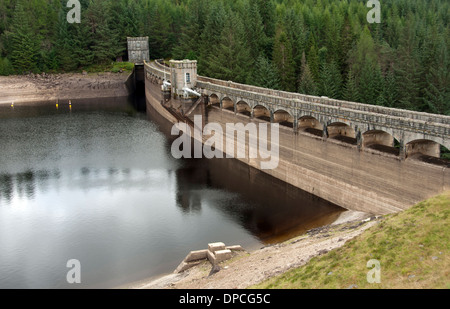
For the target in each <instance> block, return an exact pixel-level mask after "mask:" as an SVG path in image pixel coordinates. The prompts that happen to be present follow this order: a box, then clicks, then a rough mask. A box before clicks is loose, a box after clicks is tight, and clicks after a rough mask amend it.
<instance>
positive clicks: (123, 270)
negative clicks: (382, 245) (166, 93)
mask: <svg viewBox="0 0 450 309" xmlns="http://www.w3.org/2000/svg"><path fill="white" fill-rule="evenodd" d="M90 103H91V104H89V105H85V104H81V103H75V104H73V107H72V109H69V107H68V106H67V104H60V106H59V109H56V107H55V105H53V104H50V105H48V104H47V105H39V106H34V107H30V106H20V105H16V106H15V107H14V109H12V108H11V107H9V106H0V145H1V147H0V288H111V287H117V286H120V285H123V284H127V283H129V282H133V281H137V280H141V279H144V278H148V277H152V276H157V275H160V274H163V273H168V272H172V271H173V269H174V268H176V266H177V265H178V264H179V263H180V262H181V260H182V259H183V258H184V257H185V256H186V255H187V253H189V251H191V250H199V249H204V248H206V247H207V244H208V243H210V242H219V241H220V242H225V243H226V244H227V245H237V244H239V245H242V246H243V247H245V248H246V249H248V250H251V249H256V248H258V247H261V246H263V245H266V244H270V243H274V242H277V241H282V240H285V239H288V238H289V237H292V236H295V235H299V234H301V233H303V232H305V231H306V230H307V229H310V228H313V227H317V226H319V225H324V224H328V223H330V222H332V221H333V220H334V219H335V218H336V217H337V215H338V214H339V213H340V212H341V211H342V209H340V208H338V207H336V206H334V205H332V204H330V203H328V202H325V201H323V200H321V199H319V198H317V197H315V196H312V195H310V194H307V193H305V192H302V191H300V190H298V189H295V188H293V187H292V186H288V185H286V184H284V183H282V182H280V181H278V180H276V179H274V178H272V177H269V176H267V175H265V174H263V173H261V172H259V171H257V170H254V169H252V168H249V167H247V166H246V165H244V164H242V163H239V162H237V161H235V160H226V159H225V160H176V159H174V158H173V157H172V156H171V154H170V139H169V138H168V136H166V135H164V134H163V133H162V132H161V131H160V128H159V126H158V124H156V123H154V122H152V121H150V120H149V119H148V118H147V116H146V114H144V113H139V112H137V111H135V110H134V108H133V107H132V106H131V105H130V104H128V103H127V102H124V101H121V100H110V101H109V102H106V103H98V104H93V103H94V102H90ZM71 259H77V260H79V261H80V263H81V281H82V283H81V284H79V285H75V286H74V285H70V284H68V283H67V280H66V275H67V272H68V271H69V270H70V269H69V268H67V267H66V264H67V261H69V260H71Z"/></svg>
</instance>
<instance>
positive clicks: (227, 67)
mask: <svg viewBox="0 0 450 309" xmlns="http://www.w3.org/2000/svg"><path fill="white" fill-rule="evenodd" d="M208 64H209V69H210V70H211V71H212V72H214V77H216V78H219V79H223V80H232V81H235V82H238V83H246V82H247V81H248V78H249V77H250V76H249V74H250V66H252V65H253V61H251V57H250V51H249V49H248V48H247V47H246V44H245V33H244V26H243V24H242V21H241V20H240V19H239V17H237V16H235V15H231V14H230V15H229V17H228V18H227V19H226V21H225V25H224V28H223V30H222V34H221V36H220V41H219V43H218V44H217V45H215V46H213V48H212V50H211V52H210V54H209V57H208Z"/></svg>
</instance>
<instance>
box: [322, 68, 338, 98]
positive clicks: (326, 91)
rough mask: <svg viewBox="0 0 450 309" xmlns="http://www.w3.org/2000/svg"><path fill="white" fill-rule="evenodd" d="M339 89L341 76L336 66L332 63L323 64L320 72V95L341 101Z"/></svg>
mask: <svg viewBox="0 0 450 309" xmlns="http://www.w3.org/2000/svg"><path fill="white" fill-rule="evenodd" d="M341 88H342V76H341V73H340V71H339V68H338V66H337V64H336V63H335V62H334V61H332V62H330V63H325V64H323V65H322V69H321V72H320V90H319V93H320V95H322V96H326V97H329V98H333V99H341V91H342V89H341Z"/></svg>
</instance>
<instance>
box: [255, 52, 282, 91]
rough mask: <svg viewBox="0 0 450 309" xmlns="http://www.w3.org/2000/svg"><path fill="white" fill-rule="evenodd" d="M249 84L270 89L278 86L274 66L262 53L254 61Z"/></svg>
mask: <svg viewBox="0 0 450 309" xmlns="http://www.w3.org/2000/svg"><path fill="white" fill-rule="evenodd" d="M251 84H253V85H255V86H259V87H264V88H270V89H279V88H280V79H279V78H278V74H277V71H276V68H275V66H274V65H273V64H272V63H270V61H269V60H268V59H267V58H266V57H265V56H263V55H260V56H259V57H258V59H257V61H256V63H255V70H254V71H253V78H252V80H251Z"/></svg>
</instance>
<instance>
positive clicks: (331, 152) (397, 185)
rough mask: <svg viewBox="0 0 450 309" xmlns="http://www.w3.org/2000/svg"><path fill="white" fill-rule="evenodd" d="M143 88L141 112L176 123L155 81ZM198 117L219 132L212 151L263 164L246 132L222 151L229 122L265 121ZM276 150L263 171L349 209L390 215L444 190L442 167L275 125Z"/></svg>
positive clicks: (447, 183)
mask: <svg viewBox="0 0 450 309" xmlns="http://www.w3.org/2000/svg"><path fill="white" fill-rule="evenodd" d="M145 88H146V100H147V112H148V113H150V114H152V116H153V117H154V118H155V119H157V120H158V122H159V121H161V122H163V123H166V125H167V126H172V125H173V124H175V123H178V121H179V119H178V118H177V117H176V115H174V113H173V111H172V112H171V111H169V110H168V109H167V108H166V107H164V106H163V105H167V103H168V101H171V100H175V99H173V98H170V99H167V97H164V95H163V93H162V91H161V81H160V80H158V79H152V80H151V79H148V78H146V87H145ZM169 103H170V102H169ZM199 114H201V115H202V116H203V117H204V118H205V119H204V124H203V125H207V124H210V123H216V124H219V125H220V126H221V127H222V128H223V132H222V134H223V140H224V142H223V144H222V145H220V144H216V145H214V146H215V147H216V149H217V150H219V151H221V152H223V153H224V154H228V155H233V156H234V157H236V153H237V152H238V151H239V150H241V151H243V153H245V157H243V158H236V159H237V160H240V161H242V162H244V163H245V164H247V165H249V166H252V167H254V168H256V169H259V170H261V162H263V161H266V160H265V159H263V158H261V157H258V158H252V157H250V155H249V154H250V151H251V149H252V148H253V149H254V148H257V145H253V144H252V142H251V141H252V140H253V141H254V140H256V139H257V137H256V136H252V133H251V132H247V133H246V140H245V141H246V142H245V144H244V145H240V144H239V143H236V145H237V147H236V148H233V149H231V150H230V149H227V147H226V142H225V140H226V138H227V137H230V136H229V135H228V136H227V132H226V130H225V127H226V124H229V123H242V124H244V125H246V124H249V123H254V124H256V125H259V124H261V123H266V124H267V122H265V121H264V120H261V119H257V118H250V117H248V116H246V115H244V114H239V113H235V112H233V111H230V110H226V109H221V108H219V107H214V106H208V107H207V108H206V109H205V108H204V106H203V109H201V108H200V107H199V108H198V109H197V110H195V111H194V112H193V113H192V115H191V116H190V119H191V120H194V117H195V115H199ZM208 138H209V137H208V136H202V142H203V143H205V142H206V141H207V140H208ZM233 138H235V136H233ZM253 138H254V139H253ZM271 143H272V141H271V140H269V142H268V145H269V147H268V149H270V148H271V147H272V146H273V145H271ZM277 146H278V147H279V162H278V167H277V168H275V169H265V170H262V171H263V172H265V173H268V174H270V175H271V176H273V177H275V178H277V179H280V180H282V181H284V182H286V183H288V184H290V185H293V186H295V187H297V188H299V189H302V190H304V191H306V192H308V193H311V194H314V195H316V196H318V197H320V198H323V199H325V200H327V201H329V202H332V203H334V204H336V205H338V206H341V207H343V208H346V209H349V210H356V211H363V212H368V213H372V214H388V213H395V212H399V211H402V210H405V209H407V208H409V207H411V206H413V205H414V204H416V203H417V202H420V201H422V200H424V199H427V198H429V197H431V196H434V195H436V194H439V193H441V192H443V191H445V190H448V189H450V171H449V169H448V167H447V166H442V165H433V164H430V163H426V162H422V161H418V160H414V159H409V158H407V159H402V158H400V157H399V156H395V155H392V154H389V153H384V152H379V151H377V150H372V149H364V150H361V149H360V148H358V146H357V145H351V144H348V143H344V142H342V141H339V140H335V139H331V138H328V139H324V138H323V137H320V136H316V135H313V134H309V133H307V132H299V133H294V132H293V130H292V128H289V127H284V126H282V125H280V127H279V142H278V144H277ZM239 147H241V148H240V149H239ZM224 160H227V159H224ZM230 160H231V159H230Z"/></svg>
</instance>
